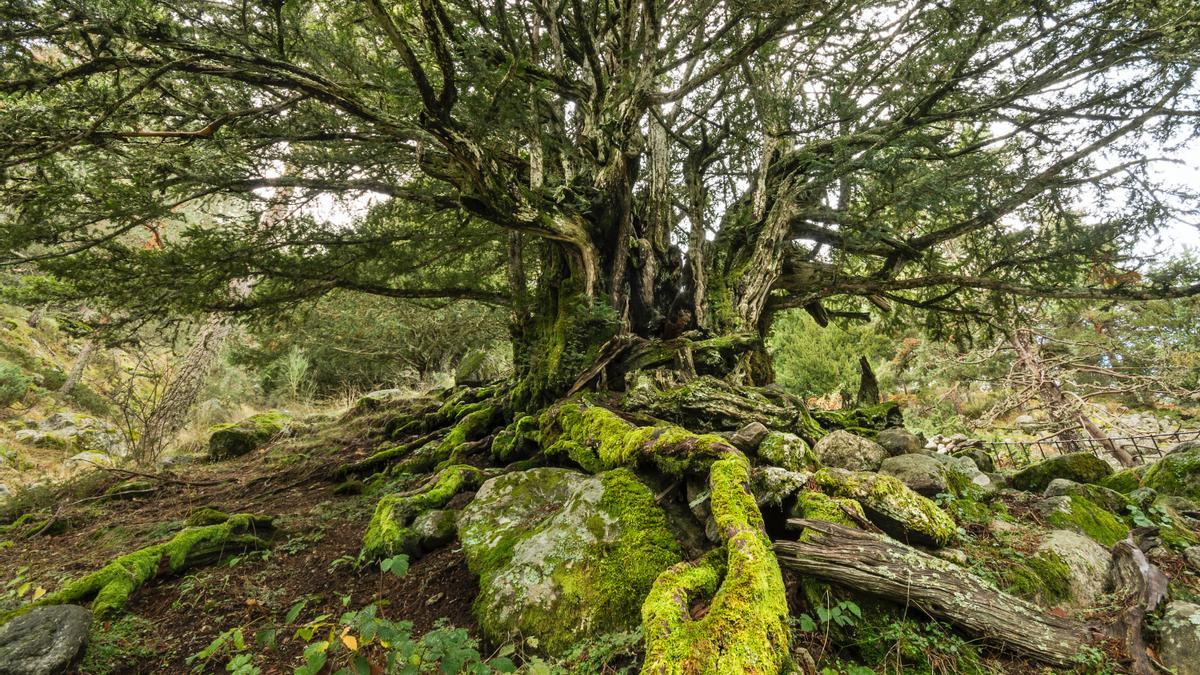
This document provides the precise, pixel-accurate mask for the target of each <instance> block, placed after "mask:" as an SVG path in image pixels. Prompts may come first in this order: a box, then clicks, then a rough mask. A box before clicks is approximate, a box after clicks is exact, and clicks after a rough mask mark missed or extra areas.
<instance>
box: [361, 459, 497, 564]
mask: <svg viewBox="0 0 1200 675" xmlns="http://www.w3.org/2000/svg"><path fill="white" fill-rule="evenodd" d="M482 480H483V474H482V472H480V470H479V469H477V468H475V467H473V466H468V465H465V464H459V465H454V466H450V467H446V468H445V469H442V470H441V471H440V472H438V475H437V478H436V479H435V480H434V481H433V482H432V483H431V484H430V485H429V486H428V487H426V488H425V489H423V490H421V491H419V492H416V493H413V494H392V495H387V496H385V497H383V498H382V499H380V500H379V504H378V505H376V507H375V514H374V515H373V516H372V517H371V522H370V524H368V525H367V531H366V534H364V535H363V547H362V553H361V555H360V557H361V558H363V559H364V560H375V559H379V558H385V557H387V556H390V555H394V554H396V553H402V552H403V553H412V552H413V551H414V549H415V547H416V545H417V544H418V543H419V542H418V541H417V533H416V532H415V531H413V529H412V528H411V527H410V525H411V524H412V521H413V519H415V518H416V517H417V516H419V515H421V514H422V513H424V512H425V511H428V510H430V509H437V508H441V507H442V506H445V505H446V502H448V501H450V500H451V499H453V498H454V495H456V494H458V493H459V491H461V490H463V489H464V488H470V487H474V486H477V485H479V484H480V482H482Z"/></svg>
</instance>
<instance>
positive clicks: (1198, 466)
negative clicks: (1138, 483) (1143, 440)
mask: <svg viewBox="0 0 1200 675" xmlns="http://www.w3.org/2000/svg"><path fill="white" fill-rule="evenodd" d="M1142 485H1143V486H1145V487H1148V488H1152V489H1154V490H1157V491H1158V492H1160V493H1162V494H1168V495H1176V496H1179V497H1187V498H1188V499H1191V500H1192V501H1196V502H1200V447H1198V448H1192V449H1190V450H1183V451H1181V452H1173V453H1171V454H1169V455H1167V456H1166V457H1163V458H1162V459H1160V460H1158V461H1157V462H1155V463H1154V464H1153V465H1151V466H1150V468H1148V469H1146V473H1145V474H1144V475H1143V477H1142Z"/></svg>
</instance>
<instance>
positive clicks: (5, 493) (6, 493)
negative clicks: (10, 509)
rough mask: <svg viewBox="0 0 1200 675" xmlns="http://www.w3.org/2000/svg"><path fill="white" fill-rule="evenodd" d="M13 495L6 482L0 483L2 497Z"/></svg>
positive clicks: (0, 496) (0, 495)
mask: <svg viewBox="0 0 1200 675" xmlns="http://www.w3.org/2000/svg"><path fill="white" fill-rule="evenodd" d="M11 496H12V489H11V488H9V487H8V486H7V485H5V484H4V483H0V499H8V498H9V497H11Z"/></svg>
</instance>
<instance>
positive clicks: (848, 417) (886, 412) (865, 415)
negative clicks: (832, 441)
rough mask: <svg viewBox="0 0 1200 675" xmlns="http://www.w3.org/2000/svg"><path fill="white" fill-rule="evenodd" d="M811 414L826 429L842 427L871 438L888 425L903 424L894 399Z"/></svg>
mask: <svg viewBox="0 0 1200 675" xmlns="http://www.w3.org/2000/svg"><path fill="white" fill-rule="evenodd" d="M812 416H813V417H814V418H815V419H816V420H817V422H818V423H820V425H821V427H822V428H824V429H825V430H826V431H836V430H838V429H842V430H845V431H849V432H851V433H853V434H854V435H855V436H862V437H863V438H871V439H873V438H875V436H877V435H878V434H879V432H880V431H883V430H884V429H886V428H888V427H902V426H904V416H903V414H901V412H900V404H899V403H896V402H895V401H885V402H883V403H880V404H878V405H871V406H863V407H861V408H849V409H846V410H814V411H813V412H812Z"/></svg>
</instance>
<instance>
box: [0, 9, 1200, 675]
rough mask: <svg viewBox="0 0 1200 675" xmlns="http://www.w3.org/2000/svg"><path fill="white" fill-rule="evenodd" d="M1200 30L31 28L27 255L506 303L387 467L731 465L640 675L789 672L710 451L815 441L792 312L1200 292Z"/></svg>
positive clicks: (189, 287) (19, 80)
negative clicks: (494, 371)
mask: <svg viewBox="0 0 1200 675" xmlns="http://www.w3.org/2000/svg"><path fill="white" fill-rule="evenodd" d="M1198 34H1200V29H1198V24H1197V17H1196V13H1195V11H1194V8H1193V7H1192V3H1191V2H1189V1H1188V0H1163V1H1160V2H1140V1H1136V2H1135V1H1132V0H1128V1H1120V0H1119V1H1115V2H1098V1H1074V0H1048V1H1045V2H1037V3H1028V2H1006V1H996V0H961V1H959V0H949V1H947V2H936V3H935V2H923V1H920V0H916V1H912V0H898V1H887V0H847V1H844V2H838V1H832V2H801V1H798V0H779V1H776V2H760V1H745V2H743V1H730V0H689V1H688V2H682V1H678V0H639V1H635V0H628V1H625V0H616V1H607V0H606V1H602V2H582V1H581V0H563V1H562V2H557V1H542V0H499V1H497V2H476V1H460V0H401V1H399V2H392V1H389V0H361V1H350V2H326V1H324V0H268V1H265V2H248V1H231V2H213V1H209V0H175V1H173V2H155V1H152V0H103V1H96V0H86V1H85V0H8V1H7V2H5V3H3V5H2V6H0V64H2V65H0V113H2V114H0V172H2V173H0V204H2V206H0V209H3V210H2V211H0V225H2V228H0V260H2V262H3V264H6V265H11V266H22V267H26V268H33V267H40V268H41V269H44V270H47V271H49V272H52V273H57V274H59V275H60V276H64V277H66V276H69V277H70V278H71V279H72V284H71V285H70V286H69V287H66V288H56V289H54V290H55V292H57V293H59V294H61V295H64V296H69V297H87V298H89V302H92V303H94V304H96V305H97V306H100V305H105V306H108V307H110V308H112V311H113V316H114V317H121V316H125V317H138V318H143V317H160V318H162V317H171V316H178V315H183V314H188V313H197V312H234V313H240V312H255V311H269V310H271V309H273V308H277V307H283V306H288V305H290V304H293V303H297V302H300V301H303V300H305V299H308V298H313V297H317V296H320V295H322V294H326V293H329V292H331V291H333V290H335V289H340V290H343V291H358V292H362V293H371V294H377V295H382V296H390V297H397V298H418V299H470V300H475V301H480V302H485V303H491V304H496V305H503V306H506V307H508V308H510V309H511V317H512V320H511V332H512V342H513V348H514V360H515V364H516V373H515V375H514V378H513V380H512V381H511V382H507V383H504V384H502V385H497V386H493V387H489V388H485V389H477V390H471V391H467V392H459V393H457V394H454V395H453V396H452V397H450V398H449V399H443V400H440V401H439V402H438V404H437V405H432V407H428V406H427V407H425V408H421V407H420V405H414V412H413V418H412V420H411V422H410V423H408V425H407V426H405V425H404V424H399V425H397V426H396V427H395V428H394V429H393V431H394V435H395V436H396V437H403V438H405V439H407V442H406V443H405V444H402V445H401V446H398V448H397V449H396V450H394V451H393V452H392V454H390V455H387V456H386V457H382V458H379V459H378V461H376V463H375V464H374V465H373V467H375V468H379V467H381V466H384V465H386V464H387V463H388V462H393V461H395V462H400V463H401V465H403V466H404V467H405V468H406V469H407V470H414V471H415V470H429V469H434V468H440V469H441V471H442V472H443V473H442V476H443V477H451V476H461V474H462V471H461V470H458V469H455V467H456V466H458V460H459V459H460V458H461V456H463V455H464V454H466V453H470V452H477V451H479V450H480V449H481V448H482V449H485V450H486V449H488V448H490V451H491V453H492V454H493V455H495V457H496V458H497V459H508V458H509V457H510V455H507V454H506V453H509V452H513V451H514V448H523V449H525V450H528V448H529V447H533V448H535V450H533V452H536V453H543V454H547V455H550V456H553V457H556V458H559V459H560V460H561V461H564V462H571V463H573V464H575V465H579V466H582V467H583V468H584V469H586V470H589V471H600V470H604V469H610V468H613V467H618V466H637V467H641V468H642V469H644V470H646V471H658V472H661V473H665V474H673V475H682V474H688V475H696V476H709V475H710V474H711V477H710V483H711V485H710V487H711V495H712V497H711V498H712V511H713V517H714V518H715V520H716V525H717V529H718V534H719V539H720V541H721V542H723V546H721V547H718V548H717V549H715V550H716V551H717V553H715V554H709V555H706V556H705V557H704V558H703V559H701V560H698V561H696V562H694V563H685V564H684V565H683V566H682V567H678V568H672V570H673V571H671V572H670V573H668V574H664V575H663V576H662V577H660V578H659V580H658V582H657V584H656V588H655V590H654V591H652V592H651V594H650V600H649V601H648V602H647V606H646V609H645V610H644V618H645V620H646V622H647V626H646V637H647V641H648V644H647V653H648V664H653V667H654V668H656V669H661V670H663V671H674V670H684V671H687V670H689V669H691V670H696V669H700V670H705V669H719V670H722V671H723V672H747V671H759V672H767V671H771V672H774V671H777V670H778V669H779V667H780V664H781V663H782V661H783V659H784V658H785V656H786V647H787V631H786V624H785V623H784V621H783V617H781V616H780V612H781V611H785V608H784V607H783V603H782V600H781V594H782V583H781V581H780V572H779V568H778V565H777V563H776V562H775V559H774V556H773V554H772V552H771V549H770V546H769V545H768V542H767V541H766V537H765V535H764V534H763V522H762V518H761V516H760V515H759V512H758V507H757V505H756V504H755V501H754V499H752V498H751V496H750V495H749V492H748V487H747V479H748V478H747V476H748V466H749V465H748V463H747V458H746V457H745V455H743V454H742V453H741V452H740V451H739V450H738V449H736V448H735V447H734V446H732V445H730V444H729V443H727V442H725V441H723V440H721V439H720V438H719V437H716V436H708V435H696V434H697V433H700V432H707V431H719V430H727V429H729V428H731V427H734V428H736V427H737V426H741V425H743V424H745V423H746V422H749V421H760V422H763V423H764V424H766V425H767V426H768V427H772V428H776V429H780V430H785V431H792V432H797V433H800V434H801V435H803V436H806V437H808V438H809V439H810V440H815V437H817V436H819V435H820V434H821V433H822V430H821V428H820V426H818V425H817V424H816V423H815V422H814V421H813V420H812V419H811V418H810V417H809V416H808V414H807V413H806V412H805V411H804V410H803V406H802V405H800V404H799V402H798V401H797V400H795V399H793V398H791V397H788V396H785V395H783V394H781V393H779V392H777V391H773V390H769V389H767V390H759V389H754V387H757V386H761V385H766V384H769V383H770V382H771V379H772V370H771V365H770V362H769V359H768V358H767V356H766V353H765V351H764V350H763V348H762V337H763V334H764V332H765V331H766V330H768V328H769V326H770V324H771V319H772V316H773V315H774V314H775V313H777V312H779V311H781V310H786V309H789V308H804V309H805V310H807V311H808V312H810V313H811V314H813V316H814V317H816V318H817V320H818V321H819V322H825V321H828V320H829V319H830V318H831V317H839V316H845V317H862V316H865V315H867V313H868V312H870V311H881V312H887V311H896V312H909V311H914V312H921V313H922V314H923V316H926V317H929V318H928V319H927V320H928V321H930V322H933V323H934V324H938V323H939V322H947V321H951V320H959V319H964V318H966V319H969V318H970V317H972V316H985V315H988V314H989V313H992V312H994V311H997V310H998V309H999V308H1000V307H1002V303H999V302H995V299H996V298H997V297H999V296H1002V295H1004V294H1016V295H1026V296H1038V297H1059V298H1100V299H1103V298H1110V299H1118V300H1119V299H1147V298H1164V297H1177V296H1180V295H1187V294H1195V293H1197V292H1200V286H1197V285H1195V284H1196V282H1195V279H1194V278H1193V275H1192V274H1191V271H1190V270H1166V271H1163V272H1161V273H1159V274H1158V275H1157V276H1153V277H1144V276H1138V275H1136V274H1132V275H1131V274H1129V272H1130V271H1132V270H1133V269H1134V268H1135V267H1136V266H1137V265H1138V261H1137V260H1136V259H1135V258H1134V257H1133V256H1134V254H1135V251H1134V249H1133V246H1134V244H1136V243H1137V242H1138V240H1139V239H1141V238H1145V237H1147V236H1149V235H1151V234H1153V233H1154V232H1155V231H1157V230H1158V229H1159V228H1161V227H1162V226H1164V225H1165V224H1167V223H1169V222H1170V221H1171V219H1172V218H1175V217H1176V216H1177V215H1179V214H1178V213H1177V211H1178V209H1179V208H1180V205H1186V204H1187V203H1188V201H1187V199H1188V195H1186V194H1181V193H1179V192H1178V191H1177V190H1175V188H1174V187H1173V186H1170V185H1167V184H1164V183H1163V181H1162V180H1161V174H1158V173H1155V167H1156V166H1157V164H1156V162H1158V161H1159V160H1161V159H1162V158H1163V156H1169V155H1170V154H1171V153H1173V152H1174V151H1175V150H1176V149H1177V146H1178V145H1179V144H1185V143H1186V142H1187V141H1188V139H1189V138H1190V137H1192V136H1193V135H1194V134H1195V131H1196V126H1195V125H1196V120H1197V119H1200V117H1198V112H1197V108H1198V106H1197V88H1196V70H1197V68H1198V67H1200V57H1198V56H1197V55H1198V54H1200V37H1198ZM281 195H282V196H281ZM280 199H285V200H287V202H288V204H289V205H290V207H291V210H290V213H289V214H288V216H287V217H284V218H280V219H271V221H270V225H269V227H262V226H261V223H262V222H263V219H262V218H261V217H260V214H261V212H262V211H264V210H266V209H267V208H268V206H269V205H271V204H272V203H273V202H277V201H279V200H280ZM1084 200H1086V202H1085V201H1084ZM1084 203H1086V206H1087V210H1086V211H1084V210H1083V208H1082V207H1083V204H1084ZM147 241H153V242H155V243H154V245H152V246H147V244H146V242H147ZM248 278H253V279H256V280H257V283H256V285H255V286H254V288H253V290H252V291H251V292H249V293H248V294H239V293H231V292H230V282H231V281H234V280H237V279H248ZM947 317H948V318H947ZM120 323H121V321H120V320H119V318H118V319H114V325H119V324H120ZM698 378H699V379H698ZM697 382H701V383H703V386H700V385H696V384H695V383H697ZM689 387H690V388H689ZM684 389H686V391H683V393H681V391H682V390H684ZM580 392H585V393H586V392H598V393H597V394H593V395H592V397H591V399H590V401H591V402H583V403H581V402H579V401H578V396H577V394H579V393H580ZM621 392H628V393H627V394H626V395H625V396H624V397H623V398H621V397H620V396H619V394H620V393H621ZM568 396H574V397H575V399H573V401H572V402H567V403H557V404H556V402H558V401H559V400H560V399H562V398H563V397H568ZM598 403H602V404H604V405H598ZM605 405H607V406H608V407H605ZM615 406H623V407H624V408H625V411H626V414H627V415H629V420H634V422H635V423H631V422H630V421H629V420H627V419H622V418H621V417H618V416H616V415H615V414H613V413H611V412H609V411H608V408H609V407H615ZM656 418H657V419H658V420H667V421H669V422H672V423H674V424H677V425H679V426H667V427H656V426H654V424H655V423H656V422H655V419H656ZM685 428H686V430H685ZM501 429H504V431H499V430H501ZM447 430H448V431H447ZM693 432H696V433H693ZM461 482H463V481H461V480H458V481H449V479H448V478H447V479H446V480H442V481H438V482H437V483H436V486H443V487H444V486H445V485H447V484H449V483H454V484H455V485H457V484H458V483H461ZM468 482H469V481H468ZM455 489H457V488H455ZM444 496H445V495H440V496H439V498H440V497H444ZM434 501H436V500H434ZM387 506H388V509H389V513H391V511H392V509H399V505H397V504H396V503H392V502H389V504H388V505H387ZM388 517H389V518H390V517H391V516H388ZM376 525H379V524H378V523H376ZM385 525H387V527H383V528H382V534H381V531H380V530H376V531H374V532H372V533H369V536H382V535H383V534H386V532H387V531H394V530H400V529H402V526H403V525H404V523H400V524H396V523H386V524H385ZM659 586H666V588H661V587H659ZM672 588H674V589H675V593H674V595H673V594H672V592H671V589H672ZM697 593H700V594H703V593H708V594H709V595H711V596H712V597H713V598H714V599H713V601H712V605H711V608H712V609H711V611H710V612H709V614H708V615H707V616H706V617H705V618H704V619H703V620H697V621H691V620H690V619H689V617H688V614H687V610H688V607H687V603H686V602H685V601H686V599H687V597H689V596H691V595H693V594H697ZM681 603H682V604H681ZM747 603H749V606H750V607H751V608H752V609H753V611H747ZM693 624H694V625H693Z"/></svg>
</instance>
